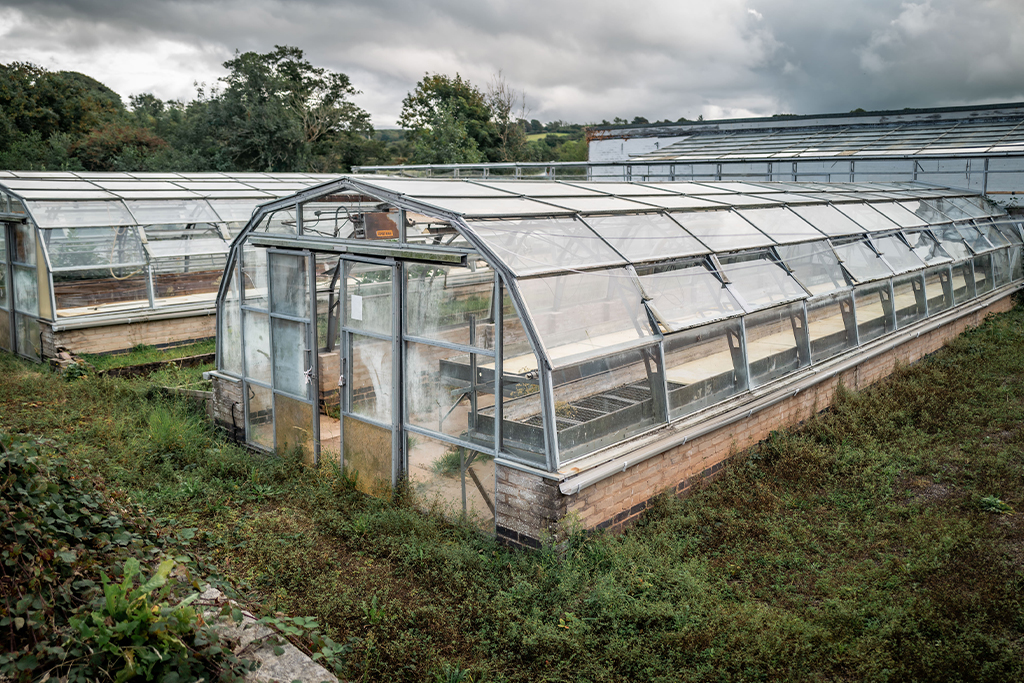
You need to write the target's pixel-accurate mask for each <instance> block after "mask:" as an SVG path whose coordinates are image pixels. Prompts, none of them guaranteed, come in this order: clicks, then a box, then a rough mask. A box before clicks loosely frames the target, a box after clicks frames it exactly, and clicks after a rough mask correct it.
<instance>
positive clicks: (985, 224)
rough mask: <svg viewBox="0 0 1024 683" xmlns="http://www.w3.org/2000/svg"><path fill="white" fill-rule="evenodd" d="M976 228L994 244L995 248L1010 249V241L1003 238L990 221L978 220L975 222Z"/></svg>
mask: <svg viewBox="0 0 1024 683" xmlns="http://www.w3.org/2000/svg"><path fill="white" fill-rule="evenodd" d="M974 224H975V226H976V227H977V228H978V230H979V231H980V232H981V234H982V235H984V236H985V238H986V239H987V240H988V241H989V242H991V243H992V246H995V247H1008V246H1010V240H1008V239H1006V237H1004V236H1003V233H1002V232H1000V231H999V230H997V229H996V226H995V224H994V223H992V222H991V221H990V220H978V221H975V223H974Z"/></svg>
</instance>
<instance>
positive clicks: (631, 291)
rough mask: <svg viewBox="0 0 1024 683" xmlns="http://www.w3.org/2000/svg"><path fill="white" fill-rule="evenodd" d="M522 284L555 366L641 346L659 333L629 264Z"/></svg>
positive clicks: (527, 303) (529, 307)
mask: <svg viewBox="0 0 1024 683" xmlns="http://www.w3.org/2000/svg"><path fill="white" fill-rule="evenodd" d="M517 286H518V288H519V291H520V293H521V295H522V297H523V299H524V300H525V302H526V307H527V309H528V310H529V315H530V318H531V320H532V321H533V324H534V326H535V328H536V330H537V333H538V334H539V335H540V338H541V341H542V342H543V343H544V346H545V348H546V350H547V353H548V357H549V358H550V359H551V361H552V363H553V364H555V365H563V364H568V363H573V362H577V361H580V360H583V359H585V358H590V357H594V356H600V355H604V354H607V353H609V352H610V351H614V350H615V349H617V348H623V347H627V346H636V345H637V344H638V343H639V342H642V341H643V340H645V339H648V338H650V337H651V336H652V334H653V333H652V331H651V326H650V323H649V322H648V319H647V312H646V309H645V308H644V306H643V303H642V301H641V299H640V291H639V289H638V288H637V284H636V280H635V277H634V276H633V275H631V274H630V273H629V271H627V270H626V269H624V268H615V269H612V270H602V271H598V272H593V273H573V274H570V275H556V276H552V277H544V278H534V279H530V280H520V281H519V282H518V283H517Z"/></svg>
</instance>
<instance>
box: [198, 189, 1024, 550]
mask: <svg viewBox="0 0 1024 683" xmlns="http://www.w3.org/2000/svg"><path fill="white" fill-rule="evenodd" d="M1022 238H1024V234H1022V228H1021V224H1020V223H1018V222H1016V220H1011V219H1009V218H1008V217H1007V216H1006V214H1005V212H1004V211H1003V210H1001V209H1000V208H998V207H997V206H995V205H994V204H992V203H990V202H989V201H988V200H986V199H984V198H983V197H981V196H979V195H975V194H969V193H966V192H961V191H955V190H947V189H942V188H936V187H930V186H925V185H922V184H915V183H876V184H813V183H806V184H798V183H737V182H734V183H688V182H664V183H646V184H642V183H625V182H578V183H571V182H556V181H551V182H545V181H540V182H533V181H507V180H506V181H502V180H493V181H489V180H445V179H411V178H395V177H386V176H379V175H378V176H348V177H342V178H337V179H335V180H332V181H331V182H327V183H324V184H322V185H319V186H317V187H314V188H311V189H308V190H305V191H302V192H299V193H296V194H295V195H293V196H291V197H287V198H285V199H281V200H278V201H275V202H271V203H269V204H266V205H264V206H262V207H261V208H260V209H259V210H258V211H257V212H256V214H255V215H254V216H253V218H252V220H251V221H250V222H249V224H248V225H247V226H246V227H245V229H244V230H242V231H241V233H240V234H239V235H238V237H237V238H236V239H235V240H234V242H233V243H232V246H231V250H230V254H229V255H228V263H227V267H226V269H225V274H224V277H223V279H222V282H221V284H220V291H219V294H218V300H217V306H218V323H217V324H218V333H217V339H218V349H217V368H218V369H217V371H216V372H214V373H212V378H213V379H214V395H215V404H214V413H215V419H216V420H217V422H218V423H219V424H220V425H221V426H224V427H226V428H228V429H230V430H233V432H234V434H235V435H236V438H239V439H240V440H244V441H245V442H247V443H248V444H250V445H251V446H253V447H255V448H258V449H265V450H279V451H280V450H283V449H295V448H298V449H301V450H303V451H304V452H305V454H306V457H307V458H308V459H309V460H310V461H332V462H337V463H339V464H340V465H341V466H342V470H341V471H342V472H343V474H344V476H346V477H348V478H349V480H350V481H352V482H354V484H355V486H357V487H358V488H359V489H360V490H363V491H365V492H367V493H373V494H377V495H389V492H391V491H392V490H394V489H395V488H396V487H399V488H403V489H405V490H406V491H408V492H409V493H410V494H411V495H412V496H413V497H414V499H415V500H416V501H417V502H418V503H419V504H421V505H422V506H424V507H426V508H432V509H439V508H440V509H443V510H445V511H447V512H448V513H451V514H455V515H466V516H468V517H470V518H472V519H474V520H476V522H477V523H479V524H480V525H481V526H483V527H485V528H488V529H490V530H492V531H496V532H497V533H498V534H499V535H500V536H503V537H504V538H506V539H509V540H511V541H514V542H519V543H523V544H526V545H535V544H536V542H537V539H538V538H539V537H540V536H541V535H543V529H540V528H538V526H544V525H547V526H551V524H555V523H557V521H558V519H559V518H561V517H564V516H565V515H566V514H567V513H568V512H571V511H573V510H574V509H577V508H579V509H582V508H580V506H581V505H583V502H581V501H584V499H585V497H586V495H589V494H588V491H597V490H604V489H601V487H599V486H597V484H598V483H600V482H602V481H610V478H612V479H613V478H615V477H620V478H621V477H632V479H623V480H621V481H620V482H619V483H620V484H622V483H623V481H625V482H626V483H627V485H626V490H628V491H629V492H630V493H629V495H628V496H627V497H626V498H624V499H623V500H624V501H625V502H622V501H619V502H616V503H614V505H613V504H612V503H610V502H608V501H610V500H611V499H610V498H605V499H602V500H604V502H603V503H602V502H600V501H597V502H595V501H596V499H592V500H591V502H590V503H588V505H589V506H590V508H594V507H596V508H597V511H596V512H594V511H591V510H590V508H587V509H586V510H585V511H584V512H585V514H583V517H584V524H585V525H586V526H591V527H592V526H607V525H609V524H611V523H612V520H613V519H623V518H624V517H623V515H627V513H629V511H630V510H634V511H635V510H636V509H637V508H638V506H642V505H643V504H644V501H646V500H648V499H650V498H651V497H653V496H654V495H656V494H657V493H660V491H661V488H662V487H661V483H663V480H664V476H662V475H660V474H659V475H658V476H655V475H654V474H651V475H649V476H648V475H645V476H644V477H641V476H640V474H639V473H640V472H646V471H647V470H645V469H642V468H645V467H647V468H649V467H651V463H653V462H654V461H653V460H651V458H653V457H654V456H659V457H660V456H664V455H665V454H666V453H670V452H680V453H682V451H679V448H680V447H681V446H682V445H683V444H687V445H686V448H690V447H691V446H692V444H693V443H696V441H695V439H696V435H697V434H698V432H699V433H700V434H707V433H710V430H711V429H712V427H715V428H717V427H718V426H722V425H725V424H726V422H724V421H723V420H725V417H724V416H726V415H727V414H728V415H738V416H739V417H734V418H730V419H731V420H732V422H730V423H729V424H732V425H736V424H739V423H738V422H736V420H743V419H750V420H754V419H758V414H757V413H758V410H760V409H761V408H760V406H762V405H763V406H765V407H767V406H775V407H776V408H777V407H778V406H779V405H780V404H779V401H782V400H783V399H787V397H792V396H796V395H797V393H799V392H801V391H805V390H806V388H807V387H808V386H811V385H812V384H813V383H814V382H819V381H825V379H831V380H833V381H839V380H838V379H836V378H838V377H840V374H841V373H842V372H847V371H849V369H850V368H856V367H858V364H861V366H863V367H867V366H864V365H863V363H866V362H868V359H877V358H879V357H880V355H879V354H881V353H882V352H883V351H886V352H887V351H889V350H891V349H894V348H897V347H899V345H907V344H910V343H912V342H913V343H914V344H916V346H915V348H918V347H921V345H922V344H923V343H924V340H925V339H932V338H933V336H934V334H937V333H942V331H943V330H946V329H952V328H953V326H954V321H957V320H966V319H967V318H966V317H965V316H968V314H970V315H974V316H977V315H981V314H982V313H979V311H982V312H983V311H984V310H988V309H986V308H985V307H991V306H993V305H996V303H995V302H1004V301H1008V297H1009V295H1010V293H1012V292H1013V291H1015V290H1016V289H1017V288H1019V287H1020V284H1021V279H1022V269H1021V244H1022ZM929 335H932V336H929ZM914 340H916V341H914ZM899 348H902V347H899ZM908 348H909V347H908ZM865 376H866V375H865ZM773 397H774V398H773ZM769 400H770V401H774V403H766V401H769ZM824 407H825V406H824V405H819V406H818V407H817V409H819V410H820V409H821V408H824ZM766 409H767V408H766ZM729 411H732V412H729ZM771 419H776V418H771ZM778 419H781V418H778ZM766 420H768V418H763V419H762V422H764V421H766ZM686 430H690V431H686ZM695 430H696V431H695ZM687 435H690V436H687ZM688 439H689V442H688V441H687V440H688ZM715 443H716V444H717V443H718V442H717V441H716V442H715ZM733 443H734V444H735V443H736V441H735V440H734V442H733ZM715 447H716V448H718V449H719V450H723V451H724V450H728V448H727V447H728V444H726V446H724V447H719V446H715ZM701 448H703V447H701ZM659 449H660V450H659ZM672 449H676V450H675V451H672ZM666 457H667V456H666ZM674 457H675V456H673V458H674ZM695 457H697V456H696V455H693V454H690V455H686V456H685V458H683V457H682V456H680V457H679V458H676V459H675V460H673V461H672V462H671V463H670V462H669V461H668V460H665V461H664V464H663V465H659V468H660V469H659V471H661V470H664V471H668V470H671V468H675V470H672V471H674V472H676V473H677V474H678V473H682V474H679V476H678V477H677V480H678V481H681V480H682V479H685V478H686V477H688V476H690V475H689V474H686V472H688V471H690V470H687V468H690V469H691V470H692V467H693V466H695V465H693V464H692V463H691V464H687V463H688V462H689V460H692V459H693V458H695ZM699 457H701V458H706V457H707V454H706V453H704V454H702V455H700V456H699ZM723 457H725V456H723ZM684 460H685V461H686V462H684ZM659 462H660V461H659ZM702 462H704V461H703V460H702ZM666 468H668V469H666ZM665 476H675V475H673V474H671V472H670V473H669V474H668V475H665ZM652 477H653V478H652ZM658 477H661V478H658ZM648 480H649V481H651V482H653V483H651V484H650V485H648V484H645V482H647V481H648ZM619 488H620V489H621V487H619ZM602 495H604V494H602ZM609 495H611V494H610V493H609ZM616 500H618V499H616ZM602 505H604V506H605V507H604V509H603V511H602V509H601V506H602ZM616 506H617V507H616ZM613 508H614V509H613ZM581 514H582V513H581ZM531 520H532V521H531ZM538 520H539V521H538Z"/></svg>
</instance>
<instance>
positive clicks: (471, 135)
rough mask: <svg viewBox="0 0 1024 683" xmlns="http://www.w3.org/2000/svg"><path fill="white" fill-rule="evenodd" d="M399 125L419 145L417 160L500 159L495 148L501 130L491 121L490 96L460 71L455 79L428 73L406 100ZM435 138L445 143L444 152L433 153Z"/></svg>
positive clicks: (438, 141)
mask: <svg viewBox="0 0 1024 683" xmlns="http://www.w3.org/2000/svg"><path fill="white" fill-rule="evenodd" d="M398 125H400V126H402V127H403V128H404V129H406V131H407V135H408V137H409V138H411V139H412V140H413V141H414V143H415V144H416V148H415V149H416V150H417V152H416V155H415V156H414V159H423V158H429V159H441V158H445V159H448V158H452V159H458V160H460V161H462V160H465V161H471V162H472V161H478V160H487V161H497V160H498V156H497V154H498V153H497V151H496V150H495V146H496V142H497V132H498V131H497V128H496V126H495V125H494V123H493V122H492V121H491V108H490V106H489V105H488V103H487V99H486V97H485V96H484V94H483V92H481V91H480V89H479V88H477V87H476V86H475V85H473V84H472V83H470V82H469V81H467V80H464V79H463V78H462V76H460V75H459V74H455V77H454V78H452V77H451V76H447V75H444V74H426V75H425V76H424V77H423V79H422V80H420V82H419V83H417V84H416V89H415V90H414V91H413V92H411V93H409V94H408V95H407V96H406V97H405V99H404V100H402V113H401V116H399V118H398ZM431 141H432V142H433V143H435V144H441V145H442V147H441V149H440V151H438V152H436V153H433V154H431V149H432V147H431V145H430V144H429V143H430V142H431ZM480 155H483V157H481V156H480ZM492 157H493V158H492ZM417 163H458V161H421V162H417Z"/></svg>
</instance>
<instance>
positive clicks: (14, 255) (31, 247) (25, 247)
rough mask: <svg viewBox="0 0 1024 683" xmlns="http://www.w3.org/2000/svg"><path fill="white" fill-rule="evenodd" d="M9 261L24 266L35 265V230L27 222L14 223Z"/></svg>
mask: <svg viewBox="0 0 1024 683" xmlns="http://www.w3.org/2000/svg"><path fill="white" fill-rule="evenodd" d="M11 261H12V262H14V263H23V264H25V265H26V266H32V267H33V268H34V267H35V266H36V236H35V230H33V229H32V226H31V225H29V224H28V223H15V224H14V241H13V242H12V244H11Z"/></svg>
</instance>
